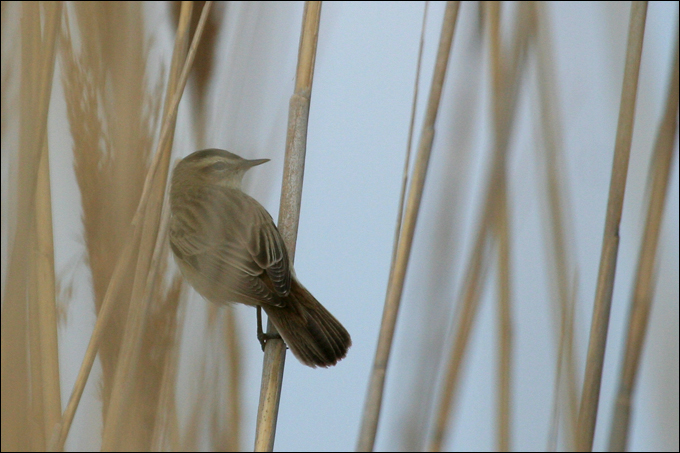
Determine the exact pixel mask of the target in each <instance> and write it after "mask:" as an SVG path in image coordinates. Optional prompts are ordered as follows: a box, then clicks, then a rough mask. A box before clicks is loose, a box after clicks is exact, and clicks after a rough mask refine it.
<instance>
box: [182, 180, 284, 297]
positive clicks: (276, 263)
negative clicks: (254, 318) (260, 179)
mask: <svg viewBox="0 0 680 453" xmlns="http://www.w3.org/2000/svg"><path fill="white" fill-rule="evenodd" d="M227 190H229V189H227ZM222 195H226V196H227V197H228V198H227V197H225V198H222V197H221V196H218V195H217V194H215V193H213V194H212V196H211V197H209V198H208V197H204V198H202V199H199V200H200V201H199V200H194V202H193V203H192V204H190V205H188V206H191V209H190V210H189V209H188V208H187V209H186V210H185V212H182V211H179V212H178V210H177V209H175V212H174V213H173V214H174V218H173V220H172V222H171V225H170V243H171V246H172V249H173V251H174V253H175V254H176V255H177V256H178V257H179V258H180V259H183V260H184V262H186V263H187V264H188V265H190V266H192V267H193V268H194V269H195V270H196V271H197V272H198V273H199V274H200V275H203V276H204V277H205V278H206V279H207V280H208V281H210V284H211V285H214V286H215V287H219V288H220V291H217V292H219V293H220V294H225V295H227V294H228V295H229V296H230V297H232V298H233V300H235V301H237V302H246V303H253V302H264V303H267V304H272V305H276V306H280V305H282V304H283V303H284V302H283V300H282V299H281V298H280V297H276V296H285V295H287V294H288V292H289V291H290V278H291V277H290V267H289V262H288V254H287V252H286V248H285V245H284V243H283V239H282V238H281V235H280V234H279V232H278V230H277V229H276V226H275V225H274V221H273V220H272V218H271V216H270V215H269V213H268V212H267V211H266V210H265V209H264V207H262V205H260V204H259V203H258V202H257V201H256V200H255V199H253V198H251V197H249V196H247V195H245V194H243V193H241V194H239V195H240V196H239V197H237V198H234V197H233V196H228V195H229V194H228V193H227V192H223V193H222ZM225 218H228V219H229V220H230V221H228V222H225V221H224V219H225ZM197 219H198V220H199V221H196V220H197ZM190 220H191V221H190ZM265 272H266V275H267V277H268V278H263V273H265Z"/></svg>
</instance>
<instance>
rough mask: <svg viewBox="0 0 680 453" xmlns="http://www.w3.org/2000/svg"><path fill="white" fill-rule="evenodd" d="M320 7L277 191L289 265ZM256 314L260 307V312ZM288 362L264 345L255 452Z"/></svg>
mask: <svg viewBox="0 0 680 453" xmlns="http://www.w3.org/2000/svg"><path fill="white" fill-rule="evenodd" d="M320 18H321V2H310V1H308V2H305V8H304V11H303V13H302V31H301V32H300V46H299V49H298V64H297V70H296V74H295V92H294V93H293V95H292V96H291V98H290V103H289V110H288V132H287V136H286V156H285V160H284V167H283V181H282V185H281V201H280V204H279V219H278V223H277V226H278V229H279V232H280V233H281V237H282V238H283V241H284V243H285V244H286V249H287V250H288V256H289V257H290V261H291V263H292V262H293V261H294V260H295V244H296V242H297V232H298V223H299V220H300V204H301V201H302V182H303V179H304V172H305V153H306V150H307V123H308V121H309V104H310V102H311V98H312V83H313V81H314V62H315V60H316V44H317V41H318V38H319V20H320ZM258 310H259V307H258ZM267 334H269V335H274V334H276V328H275V327H274V325H273V324H272V322H271V320H268V321H267ZM285 359H286V344H285V343H284V342H283V340H282V339H273V340H268V341H267V345H266V347H265V351H264V359H263V364H262V383H261V386H260V403H259V405H258V408H257V426H256V432H255V451H272V450H273V448H274V439H275V436H276V420H277V417H278V413H279V401H280V399H281V385H282V383H283V368H284V364H285Z"/></svg>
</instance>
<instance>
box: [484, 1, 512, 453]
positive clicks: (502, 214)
mask: <svg viewBox="0 0 680 453" xmlns="http://www.w3.org/2000/svg"><path fill="white" fill-rule="evenodd" d="M487 7H488V9H489V30H490V34H491V71H492V81H493V82H492V83H493V90H492V96H493V109H494V112H493V113H494V114H493V117H494V128H495V134H494V135H495V140H496V144H495V146H496V147H497V148H500V147H501V146H503V145H502V143H503V139H502V137H501V135H502V134H503V129H504V124H503V123H504V121H507V119H506V118H504V115H506V111H505V110H504V108H505V105H504V102H503V101H504V99H505V96H506V93H505V88H506V87H504V79H503V77H504V74H503V67H502V61H501V39H500V13H501V11H500V3H499V2H496V1H494V2H489V3H488V4H487ZM508 114H509V113H508ZM505 152H506V151H505V150H504V151H499V154H501V153H502V154H505ZM503 167H505V164H503ZM495 194H496V197H497V198H498V201H497V204H498V206H497V207H498V213H497V214H496V215H495V216H494V224H495V225H494V226H495V228H494V230H495V231H494V234H495V235H496V236H497V239H498V256H497V258H498V290H499V293H498V396H497V398H498V408H497V409H498V413H497V416H496V424H497V428H496V429H497V432H496V445H497V448H498V451H509V450H510V396H511V395H510V372H511V370H510V367H511V354H512V321H511V313H510V303H511V302H510V227H509V222H510V219H509V218H508V193H507V175H506V172H505V170H503V171H501V172H500V173H499V178H498V185H497V186H496V187H495Z"/></svg>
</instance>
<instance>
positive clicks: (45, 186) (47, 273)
mask: <svg viewBox="0 0 680 453" xmlns="http://www.w3.org/2000/svg"><path fill="white" fill-rule="evenodd" d="M36 195H37V197H36V227H37V228H36V239H37V244H36V247H37V256H36V260H37V263H36V264H37V281H36V283H37V285H36V292H37V297H38V319H39V329H40V330H39V332H40V333H39V337H40V340H39V341H40V368H41V369H40V371H41V380H42V398H43V411H44V412H43V430H44V432H43V435H44V438H45V440H46V442H47V443H48V444H49V442H50V440H51V439H52V437H53V436H54V434H55V432H58V429H57V425H59V423H60V422H61V386H60V383H59V351H58V345H59V341H58V338H57V312H56V291H55V274H54V242H53V241H54V238H53V234H52V196H51V193H50V175H49V153H48V149H47V143H46V142H45V145H44V150H43V153H42V159H40V169H39V170H38V190H37V193H36ZM43 448H44V447H43Z"/></svg>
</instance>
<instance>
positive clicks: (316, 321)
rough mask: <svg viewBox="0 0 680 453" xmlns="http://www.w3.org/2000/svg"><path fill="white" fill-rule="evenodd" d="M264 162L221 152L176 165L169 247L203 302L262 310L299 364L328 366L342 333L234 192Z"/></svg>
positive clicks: (265, 219) (248, 200)
mask: <svg viewBox="0 0 680 453" xmlns="http://www.w3.org/2000/svg"><path fill="white" fill-rule="evenodd" d="M268 160H269V159H256V160H247V159H243V158H242V157H239V156H237V155H236V154H233V153H230V152H228V151H224V150H221V149H204V150H202V151H196V152H194V153H193V154H190V155H189V156H187V157H185V158H184V159H182V160H181V161H180V162H179V163H178V164H177V166H176V167H175V170H174V172H173V175H172V182H171V185H170V210H171V217H170V234H169V235H170V247H171V248H172V251H173V252H174V254H175V259H176V261H177V264H178V265H179V268H180V269H181V271H182V274H183V275H184V277H185V278H186V279H187V280H188V281H189V283H191V285H192V286H193V287H194V289H196V291H198V292H199V293H200V294H201V295H202V296H203V297H205V298H206V299H208V300H209V301H211V302H214V303H217V304H225V303H227V302H240V303H242V304H246V305H253V306H260V307H262V308H263V309H264V311H265V312H266V313H267V316H268V317H269V319H271V321H272V322H273V323H274V326H276V329H277V330H278V332H279V333H280V334H281V337H282V338H283V340H284V341H285V342H286V344H287V345H288V347H289V348H290V350H291V351H292V352H293V354H295V357H297V358H298V359H299V360H300V361H301V362H302V363H304V364H305V365H308V366H311V367H317V366H321V367H328V366H331V365H335V364H336V363H337V362H338V360H340V359H342V358H343V357H345V355H346V354H347V349H348V348H349V347H350V346H351V344H352V340H351V338H350V336H349V333H347V331H346V330H345V328H344V327H343V326H342V324H340V322H338V320H337V319H335V318H334V317H333V315H331V314H330V313H329V312H328V310H326V309H325V308H324V307H323V306H322V305H321V304H320V303H319V302H318V301H317V300H316V299H315V298H314V296H312V295H311V294H310V292H309V291H307V290H306V289H305V287H304V286H302V284H300V282H299V281H298V280H297V278H295V271H294V270H293V266H292V264H291V263H290V260H289V259H288V252H287V251H286V245H285V244H284V242H283V239H282V238H281V235H280V234H279V231H278V230H277V228H276V225H274V221H273V220H272V217H271V216H270V215H269V213H268V212H267V211H266V210H265V209H264V207H262V205H261V204H260V203H258V202H257V201H256V200H255V199H254V198H252V197H249V196H248V195H246V194H245V193H243V192H242V191H241V181H242V180H243V175H244V174H245V172H246V171H247V170H248V169H250V168H252V167H254V166H256V165H260V164H263V163H265V162H267V161H268Z"/></svg>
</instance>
